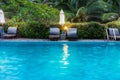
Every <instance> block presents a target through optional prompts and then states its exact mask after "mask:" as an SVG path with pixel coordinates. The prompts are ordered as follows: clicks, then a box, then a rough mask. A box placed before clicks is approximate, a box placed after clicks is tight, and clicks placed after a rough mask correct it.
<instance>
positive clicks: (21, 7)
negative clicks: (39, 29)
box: [0, 0, 59, 24]
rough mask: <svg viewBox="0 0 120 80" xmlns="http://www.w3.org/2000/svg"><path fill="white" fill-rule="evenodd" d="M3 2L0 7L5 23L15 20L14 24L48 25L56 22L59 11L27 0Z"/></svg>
mask: <svg viewBox="0 0 120 80" xmlns="http://www.w3.org/2000/svg"><path fill="white" fill-rule="evenodd" d="M1 2H3V4H2V6H0V7H1V8H2V9H3V10H4V12H5V17H6V18H7V21H9V19H11V20H13V21H14V20H16V22H29V21H36V22H40V23H42V24H44V23H46V24H50V23H52V22H58V19H59V11H58V10H57V9H55V8H52V7H49V6H47V5H43V4H41V3H39V4H37V3H36V4H35V3H33V2H29V1H28V0H8V1H1Z"/></svg>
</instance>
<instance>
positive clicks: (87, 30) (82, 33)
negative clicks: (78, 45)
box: [6, 22, 106, 39]
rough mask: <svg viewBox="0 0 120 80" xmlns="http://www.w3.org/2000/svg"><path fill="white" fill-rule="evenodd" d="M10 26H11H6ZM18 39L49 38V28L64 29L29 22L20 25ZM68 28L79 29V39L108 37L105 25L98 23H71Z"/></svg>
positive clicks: (18, 25) (57, 25)
mask: <svg viewBox="0 0 120 80" xmlns="http://www.w3.org/2000/svg"><path fill="white" fill-rule="evenodd" d="M7 25H9V26H10V24H6V29H7V27H8V26H7ZM16 25H17V27H18V37H22V38H42V39H46V38H49V27H50V26H56V27H59V28H60V29H61V31H62V28H61V27H60V25H59V24H50V25H46V24H40V23H38V22H28V23H24V22H22V23H18V24H16ZM67 26H68V27H75V28H77V30H78V31H77V34H78V38H79V39H104V38H105V36H106V33H105V29H106V27H105V25H103V24H100V23H98V22H89V23H70V24H69V25H67Z"/></svg>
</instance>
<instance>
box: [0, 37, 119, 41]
mask: <svg viewBox="0 0 120 80" xmlns="http://www.w3.org/2000/svg"><path fill="white" fill-rule="evenodd" d="M0 41H9V42H19V41H21V42H44V41H47V42H48V41H49V42H53V41H51V40H49V39H28V38H17V39H0ZM68 41H69V40H58V41H55V42H68ZM109 41H110V42H120V41H115V40H109ZM109 41H108V40H102V39H101V40H99V39H79V40H76V41H70V42H109Z"/></svg>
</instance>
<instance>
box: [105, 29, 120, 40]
mask: <svg viewBox="0 0 120 80" xmlns="http://www.w3.org/2000/svg"><path fill="white" fill-rule="evenodd" d="M107 37H108V39H114V40H116V39H120V34H119V30H118V29H117V28H108V29H107Z"/></svg>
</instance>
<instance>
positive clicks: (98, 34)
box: [71, 22, 106, 39]
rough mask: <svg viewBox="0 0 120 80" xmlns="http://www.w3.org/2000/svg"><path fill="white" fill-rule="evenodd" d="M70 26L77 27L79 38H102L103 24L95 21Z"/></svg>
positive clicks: (103, 34) (103, 36) (103, 35)
mask: <svg viewBox="0 0 120 80" xmlns="http://www.w3.org/2000/svg"><path fill="white" fill-rule="evenodd" d="M71 27H77V29H78V38H79V39H104V38H105V35H106V34H105V26H104V25H102V24H100V23H97V22H91V23H84V24H72V26H71Z"/></svg>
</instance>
